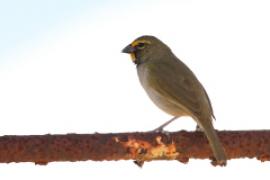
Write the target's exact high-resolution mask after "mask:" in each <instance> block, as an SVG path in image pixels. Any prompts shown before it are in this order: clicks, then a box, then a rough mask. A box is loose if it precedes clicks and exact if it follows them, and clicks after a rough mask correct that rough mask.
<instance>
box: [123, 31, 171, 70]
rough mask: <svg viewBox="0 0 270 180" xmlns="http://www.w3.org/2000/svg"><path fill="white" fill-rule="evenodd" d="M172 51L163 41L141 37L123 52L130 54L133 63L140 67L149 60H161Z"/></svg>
mask: <svg viewBox="0 0 270 180" xmlns="http://www.w3.org/2000/svg"><path fill="white" fill-rule="evenodd" d="M168 50H169V51H170V49H169V48H168V46H166V45H165V44H164V43H163V42H162V41H160V40H159V39H158V38H156V37H154V36H146V35H145V36H141V37H139V38H137V39H135V40H134V41H133V42H132V43H130V44H129V45H127V46H126V47H125V48H124V49H123V50H122V52H123V53H128V54H130V56H131V59H132V61H133V62H134V63H135V64H137V65H139V64H142V63H145V62H147V61H149V60H155V59H159V58H158V57H161V56H162V54H163V53H164V52H166V51H168Z"/></svg>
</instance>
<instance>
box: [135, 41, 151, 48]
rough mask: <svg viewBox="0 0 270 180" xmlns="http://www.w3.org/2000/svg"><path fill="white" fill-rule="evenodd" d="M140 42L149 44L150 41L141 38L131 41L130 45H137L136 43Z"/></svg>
mask: <svg viewBox="0 0 270 180" xmlns="http://www.w3.org/2000/svg"><path fill="white" fill-rule="evenodd" d="M140 43H145V44H151V42H150V41H147V40H143V39H141V40H136V41H133V42H132V43H131V46H133V47H135V46H137V45H138V44H140Z"/></svg>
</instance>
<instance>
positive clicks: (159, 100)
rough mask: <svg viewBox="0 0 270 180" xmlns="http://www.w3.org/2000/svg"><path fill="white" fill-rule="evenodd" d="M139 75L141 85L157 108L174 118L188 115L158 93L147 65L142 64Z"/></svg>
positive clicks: (138, 70) (139, 67)
mask: <svg viewBox="0 0 270 180" xmlns="http://www.w3.org/2000/svg"><path fill="white" fill-rule="evenodd" d="M137 73H138V76H139V80H140V83H141V85H142V86H143V88H144V90H145V91H146V93H147V95H148V96H149V98H150V99H151V100H152V101H153V102H154V104H155V105H156V106H157V107H159V108H160V109H161V110H163V111H165V112H166V113H168V114H170V115H173V116H183V115H187V113H185V112H184V110H183V109H182V108H181V107H179V106H177V105H175V104H173V103H172V102H171V101H169V100H168V98H167V97H166V96H164V95H163V94H161V93H160V92H159V91H157V90H156V87H154V86H153V84H152V83H150V82H151V78H153V77H151V76H152V75H151V74H150V73H149V68H148V66H147V64H141V65H139V66H137ZM155 78H156V77H155Z"/></svg>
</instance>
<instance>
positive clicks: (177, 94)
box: [122, 35, 227, 166]
mask: <svg viewBox="0 0 270 180" xmlns="http://www.w3.org/2000/svg"><path fill="white" fill-rule="evenodd" d="M122 53H127V54H130V56H131V59H132V61H133V62H134V64H135V65H136V69H137V74H138V77H139V81H140V83H141V85H142V87H143V88H144V90H145V91H146V93H147V95H148V96H149V98H150V99H151V100H152V101H153V103H154V104H155V105H156V106H157V107H159V108H160V109H161V110H163V111H164V112H166V113H168V114H169V115H172V116H173V118H172V119H170V120H169V121H167V122H165V123H164V124H162V125H161V126H159V127H158V128H157V129H155V131H159V132H162V131H163V128H164V127H165V126H167V125H168V124H170V123H171V122H173V121H174V120H176V119H178V118H179V117H182V116H189V117H191V118H192V119H194V120H195V122H196V123H197V126H198V127H199V128H200V130H202V131H203V132H204V134H205V135H206V137H207V139H208V142H209V144H210V147H211V149H212V152H213V155H214V160H213V162H212V163H214V164H216V165H220V166H225V165H226V162H227V158H226V153H225V150H224V147H223V146H222V144H221V142H220V139H219V137H218V135H217V133H216V130H215V128H214V126H213V119H215V116H214V113H213V108H212V105H211V102H210V99H209V96H208V94H207V92H206V90H205V89H204V87H203V85H202V84H201V83H200V81H199V80H198V79H197V77H196V76H195V74H194V73H193V72H192V71H191V69H190V68H189V67H188V66H187V65H186V64H184V63H183V62H182V61H181V60H180V59H178V58H177V57H176V56H175V55H174V53H173V52H172V50H171V49H170V48H169V47H168V46H167V45H166V44H165V43H163V42H162V41H161V40H159V39H158V38H156V37H155V36H151V35H143V36H140V37H138V38H136V39H135V40H133V41H132V42H131V43H130V44H128V45H127V46H126V47H125V48H124V49H123V50H122Z"/></svg>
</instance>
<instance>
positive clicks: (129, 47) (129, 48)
mask: <svg viewBox="0 0 270 180" xmlns="http://www.w3.org/2000/svg"><path fill="white" fill-rule="evenodd" d="M135 51H136V48H135V47H133V46H132V45H131V44H129V45H127V46H126V47H125V48H124V49H123V50H122V53H128V54H132V53H134V52H135Z"/></svg>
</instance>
